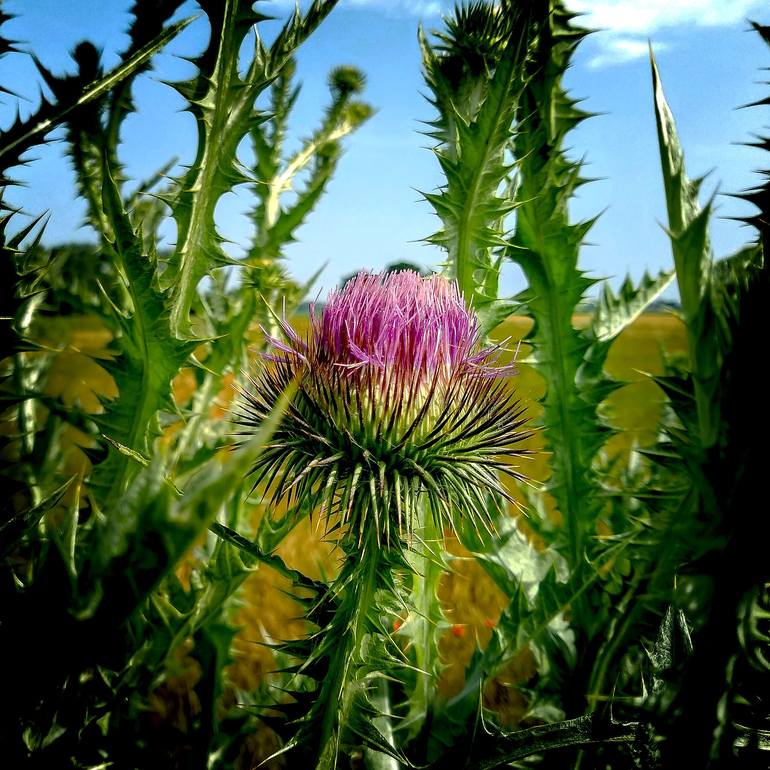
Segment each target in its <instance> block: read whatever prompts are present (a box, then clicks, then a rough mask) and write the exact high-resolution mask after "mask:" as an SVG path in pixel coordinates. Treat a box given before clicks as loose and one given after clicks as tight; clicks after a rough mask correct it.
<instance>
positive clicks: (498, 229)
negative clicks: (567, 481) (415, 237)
mask: <svg viewBox="0 0 770 770" xmlns="http://www.w3.org/2000/svg"><path fill="white" fill-rule="evenodd" d="M540 23H541V20H540V18H539V17H538V14H537V13H533V11H532V10H531V9H529V6H526V5H522V4H520V3H508V2H504V3H503V4H502V6H500V7H497V6H494V5H492V4H489V3H476V4H474V5H472V6H471V7H470V8H468V9H464V8H461V7H458V8H457V9H456V12H455V16H454V18H452V19H450V20H449V21H448V25H449V27H450V33H449V34H448V35H439V36H438V39H437V42H436V44H435V45H434V46H431V45H430V43H429V42H428V41H427V40H426V39H425V37H424V36H423V35H422V34H421V35H420V43H421V45H422V51H423V67H424V70H425V79H426V81H427V83H428V86H429V87H430V88H431V90H432V91H433V94H434V96H433V98H432V99H431V103H432V104H433V105H434V106H435V107H436V109H437V111H438V117H437V118H436V119H435V120H433V121H431V122H430V123H429V126H430V127H431V129H432V130H431V131H429V133H428V136H430V137H432V138H434V139H436V140H437V142H438V144H437V146H436V147H435V149H434V152H435V154H436V157H437V158H438V160H439V163H440V164H441V170H442V171H443V173H444V174H445V176H446V185H445V186H444V187H443V188H442V189H441V190H440V192H438V193H427V194H425V198H426V200H427V201H428V202H429V203H430V204H431V205H432V206H433V208H434V209H435V211H436V213H437V214H438V216H439V218H440V219H441V221H442V225H443V227H442V229H441V230H439V231H438V232H436V233H435V234H434V235H432V236H430V238H428V239H427V240H428V241H429V242H430V243H435V244H437V245H439V246H441V247H442V248H443V249H445V250H446V252H447V262H446V270H447V274H448V275H450V276H451V277H453V278H455V279H456V280H457V283H458V285H459V287H460V290H461V291H462V293H463V295H464V296H465V298H466V300H467V301H468V302H470V303H471V304H472V305H473V307H474V308H475V309H476V311H477V313H478V314H479V316H480V318H481V320H482V325H483V331H484V333H488V332H489V331H491V330H492V328H494V326H496V325H497V324H498V323H499V322H500V321H501V320H503V319H504V318H506V317H507V316H509V315H510V314H511V312H512V311H513V307H514V306H513V305H511V303H508V302H502V303H501V302H499V300H498V296H497V295H498V280H499V276H500V267H501V263H502V256H501V254H500V248H499V247H501V246H503V245H504V241H503V236H504V235H505V232H506V230H505V221H506V216H507V215H508V214H509V213H510V211H511V210H512V208H513V206H514V203H513V200H512V199H511V197H510V196H509V195H506V196H503V197H501V196H500V195H498V188H500V186H501V184H502V183H503V182H505V181H506V180H507V179H508V177H509V174H510V172H511V164H510V162H509V160H508V158H507V155H506V153H507V151H509V150H510V146H511V142H512V132H513V120H514V115H515V113H516V109H517V105H518V102H519V99H520V95H521V92H522V90H523V87H524V83H523V75H524V72H525V67H524V62H525V60H526V58H527V54H528V51H529V48H530V39H531V37H534V35H535V34H537V30H538V27H539V25H540Z"/></svg>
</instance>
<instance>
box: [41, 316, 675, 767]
mask: <svg viewBox="0 0 770 770" xmlns="http://www.w3.org/2000/svg"><path fill="white" fill-rule="evenodd" d="M587 321H588V316H577V317H576V318H575V324H576V326H581V325H583V324H585V323H587ZM305 323H306V321H304V320H303V319H298V321H297V323H296V325H297V327H299V328H301V327H302V326H304V324H305ZM530 323H531V322H530V321H529V320H528V319H526V318H523V317H514V318H511V319H510V320H509V321H507V322H506V323H504V324H502V325H501V326H500V327H499V329H498V330H497V333H496V335H495V338H496V339H497V340H505V339H506V338H508V342H507V343H506V349H508V350H514V349H515V348H516V346H517V343H518V341H519V340H520V339H521V338H522V337H523V336H524V335H525V334H526V332H527V330H528V328H529V325H530ZM47 333H48V334H47V336H48V337H49V339H48V342H49V344H51V346H52V347H56V348H58V349H60V350H61V352H60V353H58V354H57V355H55V356H54V357H53V360H52V362H51V367H50V369H49V376H48V381H47V391H48V393H49V395H51V396H54V397H59V398H61V399H62V400H63V401H64V402H65V403H67V404H75V403H78V402H79V403H80V404H81V405H82V406H83V407H84V408H85V409H86V410H87V411H91V412H94V411H97V410H98V409H99V408H100V407H99V401H98V399H97V398H96V395H97V394H98V395H102V396H105V397H108V398H113V397H115V395H116V391H115V385H114V382H112V379H111V377H110V376H109V375H107V374H106V372H105V371H104V369H102V368H101V367H100V366H99V363H98V361H99V359H103V358H105V357H107V356H109V355H110V335H109V333H108V332H107V331H106V330H105V329H104V328H103V327H102V326H101V325H100V324H99V323H98V322H97V321H96V320H95V319H90V318H82V317H80V318H79V317H73V316H70V317H67V318H58V319H55V320H54V321H53V322H52V323H51V324H49V326H48V327H47ZM685 350H686V348H685V338H684V328H683V325H682V323H681V321H680V320H679V319H678V318H677V317H676V316H675V315H673V314H652V313H650V314H645V315H643V316H641V317H640V318H638V319H637V320H636V321H635V322H634V323H633V325H631V326H630V327H629V328H628V329H627V330H626V331H625V332H624V333H623V334H622V335H621V337H620V338H619V340H618V341H617V342H616V343H615V344H614V346H613V348H612V350H611V352H610V355H609V359H608V363H607V368H608V371H609V373H610V374H611V375H612V376H614V377H616V378H617V379H619V380H621V381H623V382H624V383H626V384H625V385H624V386H623V387H622V388H620V389H619V390H618V391H616V392H615V393H614V394H613V395H612V396H611V397H610V398H609V399H608V402H607V403H606V407H607V414H608V416H609V418H610V420H611V422H612V423H613V424H614V425H615V426H617V427H618V428H621V429H622V432H621V433H619V434H618V435H616V436H614V437H613V438H612V439H611V440H610V442H609V445H608V451H611V452H617V451H625V450H627V449H628V448H629V447H631V446H633V445H641V446H643V445H648V444H650V443H651V442H652V441H653V440H654V438H655V430H656V423H657V420H658V416H659V413H660V407H661V403H662V393H661V391H660V389H659V388H658V387H657V386H656V385H655V384H654V382H653V381H652V380H651V378H650V375H655V374H660V373H661V371H662V355H663V354H665V355H667V356H675V355H683V354H684V353H685ZM527 353H528V349H527V346H526V345H522V346H521V349H520V350H519V355H518V361H519V362H520V365H519V372H518V374H517V375H516V379H515V381H514V382H515V387H516V389H517V391H518V393H519V395H520V397H521V399H522V401H523V402H524V403H525V404H527V405H528V409H529V410H530V414H531V415H532V416H536V414H537V412H538V405H537V401H538V399H539V398H540V397H541V396H542V394H543V383H542V381H540V379H539V377H538V376H537V375H536V374H535V372H534V371H533V370H532V368H531V367H529V366H528V365H527V364H526V363H525V361H526V356H527ZM508 355H510V354H508ZM231 381H232V378H228V379H227V381H226V383H225V387H224V389H223V391H222V393H221V394H220V397H221V399H222V403H221V405H220V407H219V408H218V410H217V411H218V413H219V414H220V415H221V417H222V418H223V419H224V418H226V415H227V403H228V402H229V399H230V398H231V397H232V388H231V384H230V383H231ZM194 382H195V379H194V377H193V376H192V371H191V370H183V372H182V373H181V374H180V375H179V376H178V377H177V379H176V380H175V383H174V385H175V397H176V400H177V402H178V403H179V404H180V405H183V404H185V403H187V402H188V401H189V399H190V397H191V396H192V393H193V390H194ZM71 430H72V433H73V435H72V437H71V441H72V445H71V455H72V456H71V457H70V458H69V459H68V460H67V462H66V463H65V467H66V469H67V471H68V472H72V473H77V472H81V473H82V472H85V471H86V470H87V460H86V458H85V455H83V454H82V452H81V451H80V450H79V449H78V448H77V446H78V445H81V446H82V445H83V442H84V440H85V438H86V437H85V436H82V435H77V432H76V431H75V430H74V429H71ZM531 446H532V447H533V448H536V449H537V448H538V447H540V446H542V436H541V435H537V436H536V437H535V438H534V439H533V440H532V441H531ZM523 469H524V470H525V472H526V473H527V475H528V476H529V477H530V478H532V479H533V480H536V481H543V480H545V479H546V478H547V474H548V454H547V452H543V451H538V452H536V453H535V455H534V456H532V457H531V458H527V459H526V460H525V461H524V466H523ZM260 515H262V512H261V511H255V512H254V516H255V519H256V520H255V522H254V524H255V525H256V523H257V521H258V518H259V516H260ZM525 521H526V520H525ZM524 528H525V529H526V523H525V527H524ZM450 550H451V552H452V553H453V554H454V555H455V559H454V561H453V562H452V565H451V567H452V570H451V572H449V573H447V575H446V576H445V578H444V580H443V583H442V586H441V599H442V601H443V603H444V607H445V610H446V614H447V618H448V621H449V624H450V625H449V627H448V628H447V629H446V631H445V633H444V636H443V639H442V645H441V646H442V652H443V654H444V656H445V658H446V663H447V666H446V669H445V671H444V675H443V678H442V681H441V685H440V689H441V692H442V694H444V695H445V696H451V695H452V694H454V693H456V692H458V691H459V689H460V688H461V687H462V682H463V672H464V669H465V665H466V664H467V662H468V660H469V658H470V656H471V655H472V653H473V650H474V648H475V647H476V645H482V646H483V645H485V644H486V643H487V641H488V640H489V637H490V635H491V633H492V631H491V629H492V628H493V627H494V625H495V623H496V622H497V619H498V618H499V615H500V613H501V612H502V610H503V608H504V607H505V605H506V603H507V601H506V597H504V596H503V595H502V594H501V592H500V591H499V590H498V589H497V588H496V587H495V586H494V585H493V584H492V582H491V581H490V580H489V578H487V577H486V575H485V573H484V572H483V569H482V568H481V567H480V566H479V565H478V564H477V563H476V562H475V561H474V560H472V559H469V558H465V557H466V554H464V553H463V551H462V549H461V547H460V546H459V545H457V544H451V546H450ZM278 552H279V554H280V556H281V557H282V558H283V559H284V560H285V561H286V563H287V564H288V566H290V567H293V568H295V569H298V570H300V571H301V572H303V573H305V574H307V575H309V576H312V577H314V578H320V577H322V576H323V575H325V574H326V575H328V574H330V573H333V572H334V571H335V570H336V558H335V549H334V544H333V543H332V542H328V541H325V540H324V538H323V532H322V527H319V523H318V521H316V522H314V523H313V524H311V523H310V522H308V521H305V522H304V523H303V524H301V525H300V526H298V527H297V528H296V529H295V530H294V531H293V532H292V533H291V534H290V535H289V536H288V537H287V538H286V540H285V541H284V542H283V543H282V544H281V546H280V547H279V551H278ZM290 588H291V587H290V585H289V584H288V582H287V581H286V580H285V578H282V577H280V576H279V575H277V574H276V573H275V572H273V571H272V570H271V569H270V568H268V567H260V568H259V569H258V570H256V571H255V572H254V573H253V574H252V575H251V576H250V577H249V578H248V579H247V581H246V583H245V586H244V590H243V594H242V600H241V605H240V607H239V608H238V609H237V610H236V616H235V618H234V620H235V623H236V625H238V626H240V631H239V633H238V634H237V636H236V638H235V641H234V657H235V660H234V662H233V664H232V665H231V666H230V671H229V676H230V679H231V683H232V685H233V686H234V687H235V688H238V689H243V690H254V689H256V688H258V687H259V686H260V684H261V683H263V682H264V681H265V679H266V677H268V676H269V672H270V671H271V669H272V668H273V667H274V661H273V657H272V653H271V652H270V650H269V649H267V648H266V647H265V646H264V642H265V641H268V642H269V641H271V640H277V639H285V638H292V637H297V636H299V635H301V634H302V633H303V631H304V628H305V626H304V621H302V620H301V619H299V612H298V607H297V605H296V604H295V603H294V602H293V601H292V600H291V599H290V598H289V597H288V596H287V593H286V592H288V591H289V589H290ZM404 620H405V619H404V618H398V619H397V618H394V622H402V621H404ZM179 666H180V669H179V675H178V677H176V678H175V679H174V678H172V679H171V680H170V682H169V684H167V685H165V686H164V687H163V688H162V690H161V691H159V693H157V694H156V696H155V697H153V702H152V705H153V708H155V709H157V710H158V712H159V713H160V714H162V715H164V717H165V718H166V719H169V720H171V721H172V722H177V721H180V720H181V722H184V721H185V714H187V713H188V712H189V710H190V709H191V708H192V709H193V710H194V698H195V696H194V692H193V690H192V686H193V685H194V682H195V679H196V678H197V674H196V664H195V663H194V661H192V660H191V659H190V658H187V657H184V656H183V657H182V658H181V659H180V661H179ZM534 672H535V668H534V661H533V660H532V658H531V656H530V655H529V654H528V653H524V654H522V655H520V656H519V658H518V659H517V660H516V661H514V663H513V664H512V665H511V666H510V668H509V669H508V670H507V671H506V672H503V674H501V675H500V676H498V677H496V678H495V680H494V681H492V682H491V683H490V684H489V685H488V688H487V691H486V694H485V695H486V698H487V700H488V702H489V704H490V705H491V706H494V707H495V708H496V709H497V710H498V711H499V712H500V713H501V716H502V717H503V718H504V719H505V720H506V721H507V722H509V723H511V724H513V723H515V722H516V721H517V720H518V718H519V717H520V716H521V714H522V713H523V710H524V708H525V702H524V699H523V696H522V695H521V694H520V693H519V692H518V690H517V688H516V684H517V683H521V682H523V681H526V680H527V679H528V678H529V677H530V676H532V675H533V674H534ZM190 699H192V700H193V703H192V705H191V703H190V702H189V700H190ZM181 727H183V725H182V724H180V728H181ZM254 740H255V741H264V740H269V738H268V737H267V736H265V735H257V736H254ZM253 748H254V752H255V755H262V756H264V755H265V752H264V749H265V748H266V747H265V746H254V747H253Z"/></svg>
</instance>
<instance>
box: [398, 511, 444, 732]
mask: <svg viewBox="0 0 770 770" xmlns="http://www.w3.org/2000/svg"><path fill="white" fill-rule="evenodd" d="M418 516H419V522H418V532H419V534H420V538H421V539H422V549H421V550H420V551H414V552H412V556H411V557H410V563H411V564H412V567H413V569H414V579H413V584H412V597H411V602H412V605H413V607H414V612H413V617H412V618H411V619H410V623H411V624H413V625H414V626H415V630H414V632H413V633H412V639H413V642H414V652H415V664H416V668H417V669H418V671H417V674H416V677H417V680H416V682H415V688H414V691H413V692H412V693H411V694H410V697H409V715H408V716H407V719H406V722H407V724H408V726H409V731H410V734H411V735H413V736H416V735H418V734H420V733H427V732H428V731H429V730H430V723H431V719H430V712H431V706H432V704H433V702H434V700H435V693H436V670H437V669H438V666H439V653H438V643H437V642H438V625H439V623H440V622H441V620H442V619H443V613H442V611H441V604H440V602H439V599H438V583H439V580H440V579H441V575H442V573H443V572H444V567H443V565H442V561H441V555H440V554H441V546H440V543H439V537H440V532H439V531H438V529H437V527H436V524H435V522H434V520H433V516H432V515H431V514H430V512H429V511H427V510H425V509H424V508H423V507H420V508H419V513H418Z"/></svg>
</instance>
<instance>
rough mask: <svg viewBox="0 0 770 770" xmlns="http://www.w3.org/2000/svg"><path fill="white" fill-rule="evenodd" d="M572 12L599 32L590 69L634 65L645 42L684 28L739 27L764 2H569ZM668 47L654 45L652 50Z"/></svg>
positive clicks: (592, 0) (660, 44)
mask: <svg viewBox="0 0 770 770" xmlns="http://www.w3.org/2000/svg"><path fill="white" fill-rule="evenodd" d="M568 6H569V8H570V9H571V10H573V11H577V12H579V13H583V14H585V15H584V16H583V18H582V19H581V22H582V23H583V24H585V25H586V26H587V27H591V28H593V29H599V30H602V31H601V32H599V33H597V35H596V36H595V38H594V40H595V41H596V43H597V44H598V45H599V47H600V51H599V53H598V54H597V55H596V56H595V57H594V58H593V59H592V60H591V61H590V62H589V66H590V67H605V66H609V65H613V64H622V63H624V62H629V61H633V60H634V59H638V58H640V57H642V56H645V55H646V53H647V38H648V37H650V36H654V35H655V34H656V33H661V32H665V31H666V30H673V29H676V28H683V27H692V26H698V27H726V26H731V25H735V24H741V23H742V22H744V21H745V19H746V17H747V16H748V15H750V14H751V12H752V11H755V10H758V9H760V8H763V7H765V6H766V0H568ZM665 47H668V46H667V44H666V43H665V41H663V42H660V41H659V40H658V41H655V50H657V51H659V50H662V49H663V48H665Z"/></svg>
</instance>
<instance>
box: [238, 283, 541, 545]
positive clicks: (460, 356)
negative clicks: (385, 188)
mask: <svg viewBox="0 0 770 770" xmlns="http://www.w3.org/2000/svg"><path fill="white" fill-rule="evenodd" d="M280 327H281V330H282V332H283V335H284V339H276V338H273V337H270V336H269V335H268V342H269V345H270V350H269V352H267V353H265V354H264V356H263V357H264V359H266V361H265V364H264V365H263V366H262V367H261V368H260V369H259V371H258V372H257V373H256V375H255V376H254V378H253V379H252V383H251V388H250V389H249V390H248V391H247V392H245V393H244V394H243V399H242V403H241V408H240V411H239V413H238V415H237V417H236V420H235V422H236V423H237V424H239V425H240V426H241V428H242V430H241V433H242V434H248V433H250V432H252V431H253V430H254V428H255V427H256V426H258V425H259V424H260V423H261V422H262V421H263V420H265V419H266V418H267V416H268V415H269V414H270V411H271V410H272V409H273V407H274V406H275V404H276V401H277V400H278V398H279V396H280V394H281V393H282V392H283V391H284V390H285V389H286V388H287V387H288V386H289V384H290V383H292V382H294V383H295V385H296V391H295V395H294V397H293V399H292V401H291V404H290V406H289V408H288V409H287V411H286V413H285V414H284V416H283V419H282V421H281V424H280V426H279V427H278V429H277V430H276V432H275V434H274V436H273V439H272V441H271V443H270V444H269V445H268V446H267V447H266V448H265V451H264V452H263V454H262V455H261V456H260V458H259V461H258V463H257V465H256V467H255V468H254V473H255V482H254V483H255V486H256V485H257V484H259V483H260V482H261V481H263V480H264V481H266V482H267V484H268V488H269V489H272V497H273V501H274V502H275V501H276V500H279V499H281V500H285V501H287V502H288V503H289V504H291V503H292V501H293V502H294V503H298V504H300V505H301V506H304V507H305V510H308V507H309V509H310V510H311V512H312V510H314V509H317V508H320V509H321V510H322V513H323V515H325V516H327V517H333V518H329V519H327V521H332V520H333V521H334V522H335V525H336V524H337V523H339V524H341V525H344V526H345V527H346V528H347V531H348V532H349V533H353V536H354V537H356V538H357V539H358V541H359V542H360V540H361V539H362V537H363V535H364V532H365V530H366V529H367V527H369V526H374V527H375V528H376V531H377V533H378V535H377V538H378V541H379V542H386V543H390V542H391V540H392V539H393V538H394V536H396V534H397V535H398V537H399V538H404V537H406V538H409V537H410V536H411V532H412V530H413V528H414V526H415V522H416V521H417V519H418V511H419V510H420V507H421V506H423V505H425V504H427V506H428V510H429V511H430V515H432V516H433V517H434V518H435V519H436V523H437V524H438V525H440V526H443V525H448V526H450V527H451V528H453V529H454V528H456V526H457V524H458V523H459V521H458V518H459V517H470V518H471V519H473V520H474V523H475V524H476V525H486V526H489V525H490V524H491V522H490V520H489V505H488V502H489V497H490V493H492V495H491V496H492V497H498V498H509V496H508V493H507V492H506V490H505V487H504V486H503V484H502V482H501V477H500V474H501V472H502V473H505V474H508V475H509V476H512V477H514V478H517V479H521V478H522V476H521V475H520V474H519V472H518V471H517V470H516V468H515V466H514V465H513V461H514V460H515V458H517V457H519V456H521V455H523V454H526V452H525V451H523V450H521V449H520V448H517V447H518V445H519V444H520V442H521V441H522V440H523V439H524V438H525V437H526V436H527V435H528V432H527V431H525V430H523V429H522V425H523V423H524V418H523V416H522V415H523V408H522V407H521V406H520V404H519V402H518V400H517V399H516V397H515V395H514V393H513V391H512V388H511V387H510V383H509V380H508V378H509V376H510V375H511V374H512V373H513V367H512V365H500V364H499V363H498V359H499V356H500V353H501V348H500V346H494V347H483V346H482V344H481V340H480V338H479V330H478V323H477V320H476V317H475V315H474V313H473V312H472V311H471V310H470V309H469V308H468V307H466V305H465V303H464V301H463V298H462V296H461V295H460V293H459V291H458V289H457V285H456V284H455V283H454V282H452V281H449V280H447V279H446V278H444V277H442V276H438V275H434V276H430V277H428V278H423V277H421V276H419V275H418V274H417V273H415V272H413V271H410V270H404V271H400V272H396V273H389V274H385V275H373V274H369V273H359V274H358V275H357V276H356V277H354V278H352V279H351V280H350V281H348V283H347V284H346V285H345V286H344V288H343V289H342V290H340V291H334V292H332V293H331V294H330V296H329V299H328V302H327V304H326V306H325V307H324V308H323V310H322V311H321V312H320V315H318V314H316V313H315V312H314V309H313V308H312V307H311V314H310V326H309V331H308V334H307V337H306V338H305V339H303V338H302V337H300V336H299V335H298V334H297V332H296V331H295V330H294V329H293V328H292V327H291V326H290V325H289V324H288V323H287V322H286V320H285V318H284V319H282V320H281V322H280Z"/></svg>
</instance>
